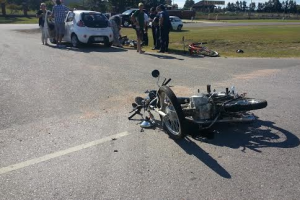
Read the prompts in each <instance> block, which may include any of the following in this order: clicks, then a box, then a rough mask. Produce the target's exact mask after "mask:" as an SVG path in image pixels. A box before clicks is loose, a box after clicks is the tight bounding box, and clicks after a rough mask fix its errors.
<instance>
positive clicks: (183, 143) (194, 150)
mask: <svg viewBox="0 0 300 200" xmlns="http://www.w3.org/2000/svg"><path fill="white" fill-rule="evenodd" d="M175 142H176V143H177V144H178V145H179V146H180V147H181V148H182V149H183V150H184V151H185V152H186V153H187V154H189V155H194V156H195V157H196V158H198V159H199V160H200V161H202V162H203V163H204V164H205V165H207V166H208V167H209V168H210V169H212V170H213V171H214V172H216V173H217V174H219V175H220V176H222V177H223V178H227V179H230V178H231V175H230V174H229V173H228V172H227V171H226V169H224V168H223V167H222V166H221V165H220V164H219V163H218V161H217V160H215V159H214V158H213V157H211V156H210V155H209V154H208V153H207V152H206V151H204V150H203V149H201V147H199V145H197V144H196V143H195V142H193V141H192V140H191V139H189V138H188V137H185V138H184V139H183V140H178V141H175Z"/></svg>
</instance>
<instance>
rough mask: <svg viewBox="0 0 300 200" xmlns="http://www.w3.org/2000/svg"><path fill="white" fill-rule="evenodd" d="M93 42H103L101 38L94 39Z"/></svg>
mask: <svg viewBox="0 0 300 200" xmlns="http://www.w3.org/2000/svg"><path fill="white" fill-rule="evenodd" d="M94 40H95V41H96V42H103V41H104V38H103V37H95V38H94Z"/></svg>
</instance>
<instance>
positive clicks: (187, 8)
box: [183, 0, 195, 10]
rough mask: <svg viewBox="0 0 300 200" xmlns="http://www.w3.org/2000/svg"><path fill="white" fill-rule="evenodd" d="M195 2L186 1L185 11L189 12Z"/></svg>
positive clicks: (191, 0)
mask: <svg viewBox="0 0 300 200" xmlns="http://www.w3.org/2000/svg"><path fill="white" fill-rule="evenodd" d="M194 4H195V2H194V1H193V0H186V1H185V3H184V6H183V9H186V10H189V9H190V8H191V7H192V6H193V5H194Z"/></svg>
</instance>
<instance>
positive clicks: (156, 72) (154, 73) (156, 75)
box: [152, 69, 159, 78]
mask: <svg viewBox="0 0 300 200" xmlns="http://www.w3.org/2000/svg"><path fill="white" fill-rule="evenodd" d="M152 77H154V78H157V77H159V71H158V70H157V69H155V70H153V71H152Z"/></svg>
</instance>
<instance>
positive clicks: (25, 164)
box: [0, 132, 130, 175]
mask: <svg viewBox="0 0 300 200" xmlns="http://www.w3.org/2000/svg"><path fill="white" fill-rule="evenodd" d="M129 134H130V133H128V132H122V133H118V134H115V135H111V136H108V137H105V138H102V139H99V140H95V141H92V142H88V143H85V144H81V145H78V146H75V147H71V148H69V149H65V150H62V151H58V152H54V153H50V154H48V155H45V156H42V157H39V158H34V159H31V160H27V161H25V162H21V163H17V164H14V165H10V166H7V167H3V168H0V175H1V174H5V173H8V172H11V171H14V170H17V169H22V168H24V167H28V166H31V165H35V164H38V163H41V162H44V161H47V160H50V159H53V158H57V157H60V156H64V155H67V154H70V153H73V152H76V151H80V150H83V149H87V148H90V147H93V146H96V145H99V144H102V143H104V142H108V141H111V140H112V139H113V138H116V139H117V138H121V137H124V136H127V135H129Z"/></svg>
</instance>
